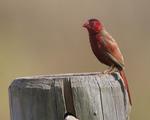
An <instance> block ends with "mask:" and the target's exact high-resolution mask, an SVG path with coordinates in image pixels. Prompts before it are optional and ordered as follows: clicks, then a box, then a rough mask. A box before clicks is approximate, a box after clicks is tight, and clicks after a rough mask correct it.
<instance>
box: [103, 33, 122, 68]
mask: <svg viewBox="0 0 150 120" xmlns="http://www.w3.org/2000/svg"><path fill="white" fill-rule="evenodd" d="M101 45H102V46H103V47H104V49H105V51H106V54H107V55H108V56H109V58H110V59H111V60H112V61H113V62H114V63H115V64H117V65H119V67H121V68H123V67H124V59H123V56H122V54H121V51H120V49H119V47H118V44H117V42H116V41H115V40H114V39H113V38H112V37H111V36H110V37H109V36H108V35H106V36H102V38H101Z"/></svg>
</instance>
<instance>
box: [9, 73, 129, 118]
mask: <svg viewBox="0 0 150 120" xmlns="http://www.w3.org/2000/svg"><path fill="white" fill-rule="evenodd" d="M119 79H120V76H119V75H118V74H117V73H115V74H114V75H107V74H100V73H76V74H62V75H50V76H34V77H22V78H18V79H16V80H14V81H13V82H12V84H11V85H10V87H9V100H10V115H11V120H63V115H64V113H65V112H66V111H69V112H71V113H72V114H74V115H76V116H77V117H78V118H79V120H127V119H128V116H129V111H130V105H129V101H128V96H127V93H126V90H124V87H123V84H122V83H121V82H119V81H120V80H119Z"/></svg>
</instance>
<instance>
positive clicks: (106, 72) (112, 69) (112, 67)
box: [103, 65, 115, 74]
mask: <svg viewBox="0 0 150 120" xmlns="http://www.w3.org/2000/svg"><path fill="white" fill-rule="evenodd" d="M114 70H115V66H114V65H112V66H110V67H109V68H108V69H107V70H105V71H104V72H103V73H104V74H108V73H109V74H111V73H112V72H113V71H114Z"/></svg>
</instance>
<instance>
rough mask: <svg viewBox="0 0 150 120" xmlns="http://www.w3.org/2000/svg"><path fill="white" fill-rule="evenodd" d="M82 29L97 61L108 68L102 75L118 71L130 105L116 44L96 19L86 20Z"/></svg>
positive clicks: (126, 82)
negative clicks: (85, 30) (87, 34)
mask: <svg viewBox="0 0 150 120" xmlns="http://www.w3.org/2000/svg"><path fill="white" fill-rule="evenodd" d="M83 27H85V28H87V30H88V33H89V39H90V44H91V48H92V51H93V53H94V54H95V56H96V57H97V59H98V60H99V61H100V62H101V63H103V64H105V65H108V66H110V68H109V69H108V70H107V71H104V73H111V72H112V71H114V70H115V69H117V70H118V71H119V73H120V75H121V77H122V80H123V83H124V84H125V88H126V89H127V92H128V96H129V102H130V104H131V105H132V101H131V97H130V92H129V87H128V81H127V79H126V76H125V72H124V59H123V56H122V54H121V51H120V49H119V47H118V44H117V42H116V41H115V40H114V39H113V38H112V36H111V35H110V34H109V33H108V32H107V31H106V29H105V28H104V25H103V24H102V23H101V22H100V21H99V20H97V19H90V20H88V21H87V22H86V23H85V24H84V25H83Z"/></svg>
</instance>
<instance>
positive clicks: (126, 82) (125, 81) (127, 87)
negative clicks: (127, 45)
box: [119, 70, 132, 105]
mask: <svg viewBox="0 0 150 120" xmlns="http://www.w3.org/2000/svg"><path fill="white" fill-rule="evenodd" d="M119 73H120V75H121V77H122V80H123V82H124V84H125V88H126V90H127V93H128V97H129V102H130V104H131V105H132V100H131V96H130V91H129V85H128V80H127V78H126V75H125V72H124V70H121V71H119Z"/></svg>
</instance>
